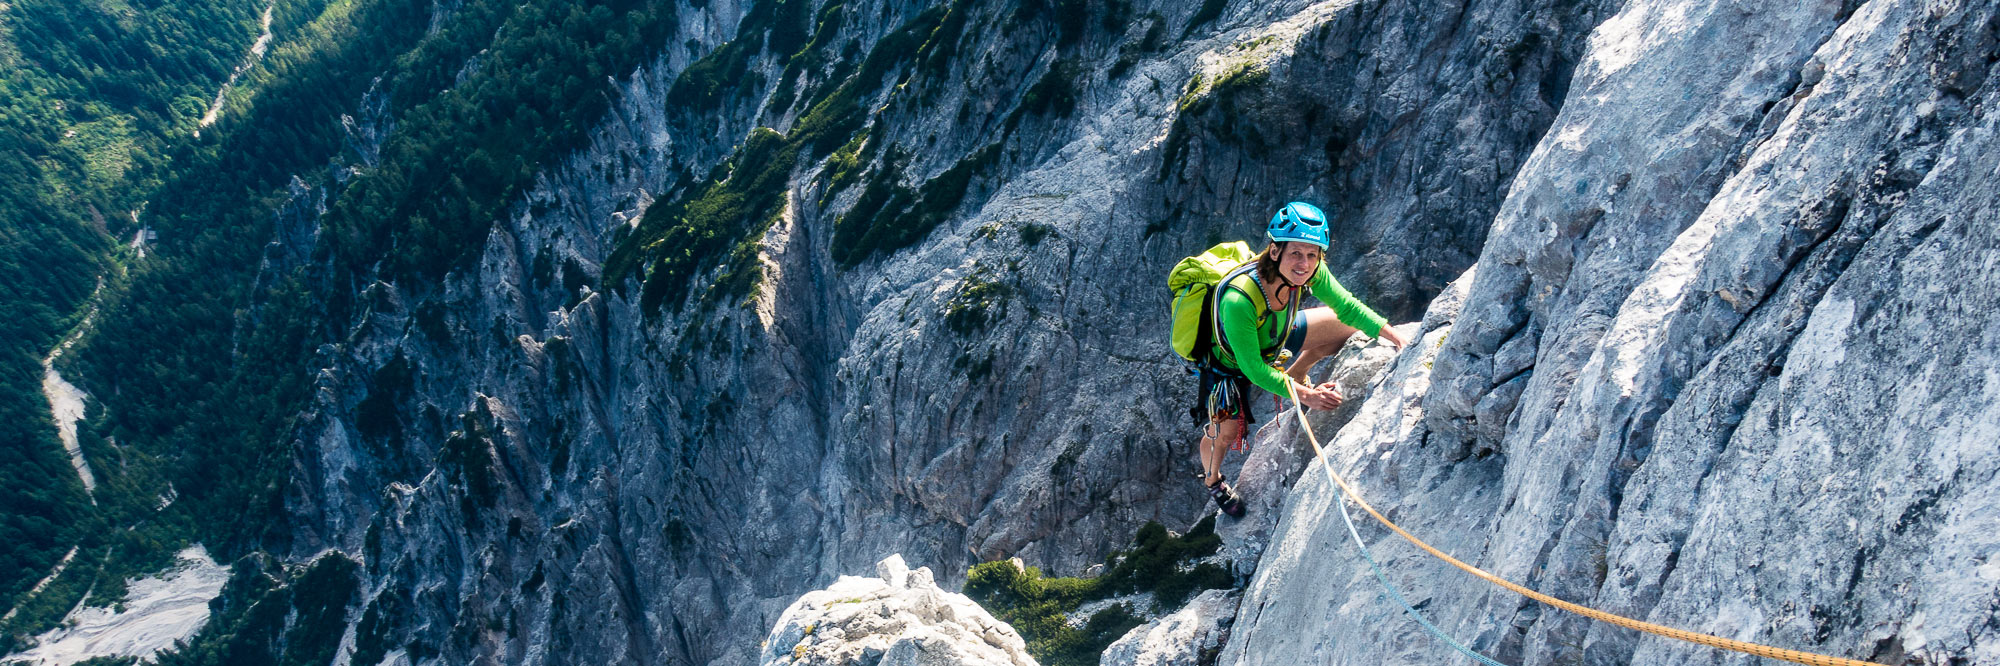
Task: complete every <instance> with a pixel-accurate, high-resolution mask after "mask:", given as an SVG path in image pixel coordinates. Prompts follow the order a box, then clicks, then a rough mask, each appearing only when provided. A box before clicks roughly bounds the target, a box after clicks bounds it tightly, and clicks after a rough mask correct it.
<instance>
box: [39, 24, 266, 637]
mask: <svg viewBox="0 0 2000 666" xmlns="http://www.w3.org/2000/svg"><path fill="white" fill-rule="evenodd" d="M263 7H264V3H263V2H262V0H195V1H191V2H138V3H126V2H116V1H84V2H71V1H69V0H24V1H19V2H9V3H4V4H0V284H5V285H6V288H5V289H0V457H4V458H5V459H6V460H8V461H9V462H8V464H6V465H4V466H0V600H4V601H7V602H12V601H14V600H16V598H17V596H18V595H19V594H20V593H21V592H22V591H24V590H25V589H26V588H27V587H28V586H29V585H32V584H33V583H34V582H35V581H36V580H37V579H39V578H41V577H43V576H44V575H46V574H47V573H48V572H49V570H50V568H51V567H52V566H53V565H54V564H55V563H56V561H57V560H58V559H60V558H61V557H62V556H63V554H64V552H65V551H66V549H67V548H68V546H69V545H71V544H72V543H74V542H75V541H76V539H77V538H78V536H79V535H80V534H82V533H83V532H82V531H81V530H79V528H84V529H87V526H88V525H90V524H92V520H93V519H94V516H93V509H92V508H91V506H90V502H89V500H88V498H86V497H85V496H84V489H83V486H82V485H81V484H80V483H79V482H78V479H77V474H76V472H75V471H74V470H72V469H71V468H70V466H69V464H68V462H67V461H65V460H64V459H63V457H62V446H61V445H60V444H58V443H57V442H56V438H55V430H54V428H53V426H52V425H51V424H50V418H49V405H48V403H47V401H46V400H45V399H44V397H43V395H42V375H43V372H42V368H41V360H42V358H43V357H44V356H46V355H48V354H49V352H50V350H51V349H52V348H53V347H54V346H55V344H56V342H57V340H58V339H59V338H61V337H62V336H63V335H64V334H66V333H67V332H69V331H70V330H71V329H72V328H73V327H74V326H75V325H77V324H78V323H80V322H81V321H82V319H83V318H84V316H85V310H86V308H84V305H85V301H86V299H87V298H89V297H90V295H91V294H92V292H93V291H94V289H95V285H96V281H97V279H98V278H99V277H100V276H105V277H109V278H112V279H114V280H115V279H116V276H115V275H106V273H107V271H109V270H110V269H111V267H112V266H113V265H115V264H117V263H118V262H119V261H121V259H119V258H117V257H114V256H113V255H114V252H113V249H114V247H115V246H117V245H119V239H124V238H129V237H130V236H131V235H132V232H133V228H134V226H135V220H136V219H137V218H138V217H139V215H140V214H141V211H142V210H143V208H144V206H145V202H146V199H147V197H148V196H149V193H150V192H152V191H153V190H154V189H155V188H156V187H157V186H158V184H159V183H160V182H161V181H162V179H163V178H166V177H168V174H169V173H170V172H171V171H172V158H171V157H170V155H171V153H172V152H173V151H174V150H175V148H176V146H178V145H179V144H180V143H182V142H184V141H185V140H186V139H187V138H188V136H189V135H190V133H191V132H193V130H194V129H195V125H196V123H197V122H198V120H199V119H200V117H201V115H202V113H203V111H204V110H205V109H206V107H207V106H208V105H209V100H210V98H212V97H214V96H215V93H216V90H217V88H218V87H219V86H220V85H221V83H222V81H223V80H224V79H225V78H227V77H228V75H229V74H230V72H231V70H232V69H233V68H234V67H235V66H236V64H237V62H238V61H240V60H241V59H242V57H243V55H244V51H245V50H246V49H247V48H248V47H249V46H250V44H251V42H252V40H254V39H255V38H256V35H257V30H258V21H257V18H258V14H259V12H261V11H262V9H263Z"/></svg>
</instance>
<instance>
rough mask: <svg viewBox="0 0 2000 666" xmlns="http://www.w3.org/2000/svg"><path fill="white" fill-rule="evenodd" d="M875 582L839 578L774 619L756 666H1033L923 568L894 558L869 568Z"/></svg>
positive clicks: (1016, 642)
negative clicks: (1002, 665)
mask: <svg viewBox="0 0 2000 666" xmlns="http://www.w3.org/2000/svg"><path fill="white" fill-rule="evenodd" d="M875 571H876V574H877V576H879V577H877V578H865V577H860V576H841V577H840V580H838V581H835V582H834V584H833V585H831V586H828V587H827V588H826V589H824V590H819V591H817V592H808V593H806V594H805V596H802V597H799V600H798V601H796V602H793V603H792V605H791V607H789V608H786V609H785V613H784V615H781V616H779V618H778V624H777V626H776V627H774V628H773V629H772V630H771V635H770V637H769V638H768V639H766V640H765V641H764V647H763V652H762V655H761V657H760V658H759V659H758V662H759V663H761V664H763V665H764V666H805V665H808V664H811V665H815V666H819V665H831V664H862V665H868V666H957V665H973V664H979V665H986V664H1005V665H1008V666H1034V664H1035V660H1034V658H1033V657H1030V656H1028V645H1027V643H1026V642H1024V641H1022V640H1021V636H1020V634H1017V633H1015V632H1014V628H1013V627H1010V626H1007V624H1006V623H1004V622H1001V621H999V620H996V619H993V616H992V615H989V614H987V612H986V610H985V609H983V608H980V607H979V605H978V604H976V603H973V602H972V600H971V599H968V598H966V597H965V595H962V594H956V593H951V592H946V591H944V590H942V589H939V588H938V586H937V583H936V582H935V581H934V580H933V578H932V576H931V571H930V569H929V568H925V567H919V568H917V569H916V570H914V571H912V570H911V569H910V568H909V566H908V565H907V564H904V563H903V557H902V556H901V555H890V556H889V557H888V558H887V559H884V560H882V561H881V562H879V563H877V564H876V565H875Z"/></svg>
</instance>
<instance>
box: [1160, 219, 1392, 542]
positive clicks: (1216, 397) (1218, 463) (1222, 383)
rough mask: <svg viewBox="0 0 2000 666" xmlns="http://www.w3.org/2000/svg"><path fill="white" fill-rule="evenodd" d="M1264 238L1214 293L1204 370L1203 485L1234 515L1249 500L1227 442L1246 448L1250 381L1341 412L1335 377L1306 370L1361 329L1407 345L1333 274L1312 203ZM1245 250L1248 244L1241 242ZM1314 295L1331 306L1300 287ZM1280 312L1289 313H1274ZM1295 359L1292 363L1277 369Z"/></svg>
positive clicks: (1322, 223) (1323, 228)
mask: <svg viewBox="0 0 2000 666" xmlns="http://www.w3.org/2000/svg"><path fill="white" fill-rule="evenodd" d="M1264 235H1265V237H1266V238H1267V239H1269V240H1270V245H1269V246H1268V247H1266V248H1264V251H1263V252H1261V253H1258V254H1257V255H1256V256H1255V257H1254V258H1252V259H1251V260H1250V261H1247V262H1245V263H1243V265H1242V266H1240V267H1238V268H1236V269H1235V270H1232V271H1230V272H1229V273H1228V274H1226V275H1225V276H1223V278H1222V280H1221V281H1220V283H1219V284H1220V286H1219V287H1217V288H1216V289H1214V290H1212V295H1211V296H1210V301H1211V302H1212V303H1213V306H1212V307H1213V310H1212V312H1211V315H1210V316H1212V317H1213V318H1214V320H1213V321H1214V322H1215V324H1214V325H1211V327H1210V328H1211V329H1212V330H1215V336H1214V340H1213V341H1212V346H1208V350H1207V353H1206V354H1203V356H1206V357H1207V358H1206V359H1197V361H1196V362H1197V364H1198V365H1199V366H1200V368H1201V369H1200V372H1199V373H1198V374H1199V375H1200V378H1201V379H1200V393H1199V396H1200V397H1199V403H1200V404H1199V405H1198V406H1197V407H1196V408H1195V414H1196V418H1197V420H1198V422H1200V424H1201V425H1202V438H1201V469H1202V483H1203V485H1205V486H1207V488H1208V493H1209V496H1210V497H1213V498H1214V499H1215V503H1216V505H1217V506H1219V507H1221V509H1222V510H1223V512H1224V513H1227V514H1229V515H1230V516H1236V517H1240V516H1242V515H1243V503H1242V499H1241V498H1240V497H1239V496H1238V495H1237V494H1236V491H1235V490H1234V489H1233V488H1230V486H1229V482H1228V480H1227V479H1225V478H1223V476H1222V458H1223V454H1224V453H1226V452H1227V451H1228V448H1227V447H1240V445H1241V442H1242V437H1243V431H1244V429H1245V427H1247V426H1248V425H1249V424H1250V423H1253V422H1255V420H1256V417H1255V416H1254V415H1253V414H1251V412H1250V400H1249V396H1248V395H1246V394H1247V393H1248V391H1249V385H1250V384H1255V385H1257V386H1258V387H1259V388H1262V389H1264V390H1266V391H1270V392H1272V393H1275V394H1277V395H1279V396H1284V395H1286V394H1287V391H1286V384H1287V383H1290V384H1291V385H1292V386H1291V390H1292V392H1294V393H1296V394H1297V396H1298V398H1297V399H1298V401H1299V403H1300V404H1302V405H1303V406H1305V407H1307V408H1310V409H1333V408H1334V407H1336V406H1338V405H1339V404H1340V401H1341V395H1340V391H1339V390H1337V389H1336V388H1335V387H1334V384H1333V382H1325V383H1321V384H1313V383H1311V381H1310V380H1309V379H1308V376H1307V373H1308V372H1309V371H1311V370H1312V366H1313V364H1314V363H1317V362H1319V361H1320V359H1324V358H1326V357H1328V356H1332V355H1333V354H1334V353H1335V352H1338V351H1340V348H1341V346H1342V345H1345V344H1347V338H1348V337H1349V336H1352V335H1354V332H1355V331H1356V330H1359V331H1361V332H1363V333H1367V334H1368V335H1369V336H1370V337H1376V338H1381V339H1382V340H1384V341H1386V342H1388V343H1389V344H1391V345H1394V346H1395V347H1396V348H1397V349H1402V348H1403V344H1404V341H1403V338H1402V336H1400V335H1398V334H1397V333H1396V330H1395V329H1393V328H1390V327H1389V326H1388V325H1387V322H1385V321H1384V320H1383V319H1382V317H1381V316H1379V315H1377V314H1375V312H1374V311H1373V310H1370V309H1368V306H1366V305H1363V304H1362V303H1361V301H1359V300H1356V299H1355V298H1354V295H1353V294H1351V293H1348V291H1347V290H1346V289H1344V288H1342V287H1341V286H1340V283H1339V282H1337V281H1335V280H1334V279H1333V273H1332V272H1331V271H1329V270H1327V267H1326V261H1325V259H1326V249H1327V245H1328V234H1327V225H1326V214H1325V213H1322V212H1320V209H1319V208H1317V207H1314V206H1313V205H1312V204H1307V203H1300V202H1296V201H1295V202H1292V203H1288V204H1285V207H1284V208H1281V209H1279V210H1278V213H1277V214H1276V215H1272V216H1271V223H1270V225H1269V226H1268V227H1267V228H1266V229H1265V232H1264ZM1239 247H1240V245H1239ZM1304 291H1309V292H1310V293H1311V294H1312V296H1313V297H1314V298H1317V299H1319V301H1320V302H1321V303H1323V304H1325V305H1322V306H1320V307H1314V308H1308V309H1301V307H1300V301H1301V300H1302V299H1303V298H1304V296H1303V294H1302V293H1301V292H1304ZM1281 312H1282V315H1283V316H1272V315H1273V314H1279V313H1281ZM1293 355H1296V357H1297V358H1296V359H1294V360H1293V361H1292V363H1291V366H1290V367H1289V368H1287V369H1286V370H1285V371H1284V372H1280V371H1279V370H1278V368H1277V366H1279V365H1281V364H1282V363H1283V362H1284V361H1283V358H1284V357H1287V356H1293Z"/></svg>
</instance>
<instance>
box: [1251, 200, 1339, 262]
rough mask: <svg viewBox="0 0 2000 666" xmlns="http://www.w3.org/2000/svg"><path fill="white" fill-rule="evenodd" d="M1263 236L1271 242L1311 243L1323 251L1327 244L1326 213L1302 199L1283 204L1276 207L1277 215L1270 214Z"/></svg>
mask: <svg viewBox="0 0 2000 666" xmlns="http://www.w3.org/2000/svg"><path fill="white" fill-rule="evenodd" d="M1264 237H1265V238H1269V239H1271V242H1273V243H1289V242H1300V243H1311V244H1313V245H1318V246H1319V249H1320V250H1321V251H1325V250H1326V246H1327V244H1328V236H1327V233H1326V213H1323V212H1320V209H1319V207H1318V206H1314V205H1312V204H1309V203H1305V202H1303V201H1294V202H1291V203H1288V204H1285V207H1284V208H1280V209H1278V214H1277V215H1272V216H1271V226H1269V227H1266V228H1265V229H1264Z"/></svg>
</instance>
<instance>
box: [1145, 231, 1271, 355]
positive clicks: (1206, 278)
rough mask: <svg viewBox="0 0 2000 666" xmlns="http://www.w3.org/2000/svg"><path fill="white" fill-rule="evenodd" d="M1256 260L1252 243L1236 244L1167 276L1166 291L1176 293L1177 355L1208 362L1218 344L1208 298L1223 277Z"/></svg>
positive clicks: (1193, 260)
mask: <svg viewBox="0 0 2000 666" xmlns="http://www.w3.org/2000/svg"><path fill="white" fill-rule="evenodd" d="M1256 258H1257V254H1256V253H1254V252H1251V251H1250V244H1249V243H1245V242H1243V241H1236V242H1233V243H1223V244H1221V245H1217V246H1215V247H1211V248H1208V251H1207V252H1203V253H1201V254H1197V255H1195V256H1192V257H1188V258H1186V259H1182V260H1181V262H1180V263H1178V264H1174V270H1173V271H1172V272H1170V273H1167V289H1169V290H1171V291H1172V292H1173V294H1174V353H1177V354H1180V355H1181V358H1183V359H1187V360H1188V361H1190V362H1194V363H1201V362H1203V361H1205V360H1207V356H1208V350H1209V347H1210V346H1212V345H1213V344H1214V342H1215V334H1214V333H1213V331H1214V330H1215V329H1214V326H1215V322H1213V321H1210V320H1211V319H1213V318H1214V314H1213V313H1214V311H1215V307H1214V305H1213V302H1212V301H1211V300H1210V298H1209V297H1210V295H1211V294H1213V293H1215V287H1216V285H1218V284H1220V283H1221V282H1222V278H1223V276H1225V275H1228V274H1229V273H1230V272H1231V271H1233V270H1235V269H1236V268H1237V267H1240V266H1242V265H1243V264H1246V263H1249V262H1250V261H1252V260H1254V259H1256Z"/></svg>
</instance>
